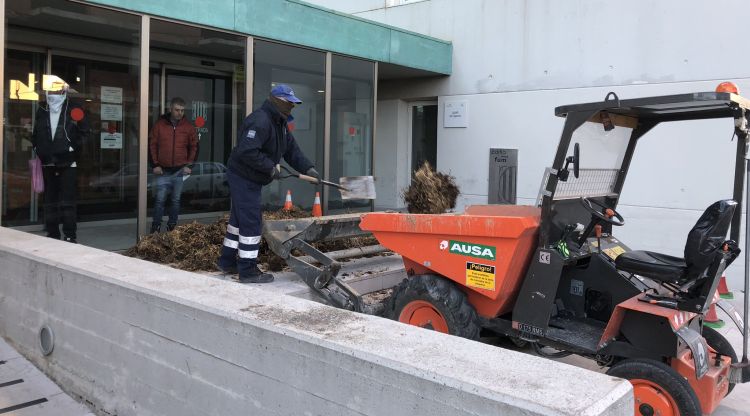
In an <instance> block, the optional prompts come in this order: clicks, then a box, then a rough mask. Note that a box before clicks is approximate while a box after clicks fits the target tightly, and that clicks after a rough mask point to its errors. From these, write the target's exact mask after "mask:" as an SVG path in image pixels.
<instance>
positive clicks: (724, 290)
mask: <svg viewBox="0 0 750 416" xmlns="http://www.w3.org/2000/svg"><path fill="white" fill-rule="evenodd" d="M717 290H718V291H719V296H721V298H722V299H734V293H732V292H730V291H729V286H727V275H725V274H722V275H721V280H719V287H718V288H717Z"/></svg>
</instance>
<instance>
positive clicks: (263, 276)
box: [237, 266, 273, 283]
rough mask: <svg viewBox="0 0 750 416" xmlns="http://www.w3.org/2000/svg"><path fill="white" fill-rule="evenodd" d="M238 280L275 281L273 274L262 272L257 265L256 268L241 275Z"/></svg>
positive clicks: (247, 281)
mask: <svg viewBox="0 0 750 416" xmlns="http://www.w3.org/2000/svg"><path fill="white" fill-rule="evenodd" d="M237 281H239V282H240V283H270V282H273V275H272V274H271V273H263V272H261V271H260V270H259V269H258V267H257V266H256V267H255V269H254V270H251V271H249V272H248V273H247V274H241V275H239V276H238V278H237Z"/></svg>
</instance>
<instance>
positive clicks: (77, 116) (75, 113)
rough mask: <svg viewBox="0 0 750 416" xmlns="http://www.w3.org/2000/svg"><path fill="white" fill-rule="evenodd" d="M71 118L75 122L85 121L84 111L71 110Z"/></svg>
mask: <svg viewBox="0 0 750 416" xmlns="http://www.w3.org/2000/svg"><path fill="white" fill-rule="evenodd" d="M70 118H72V119H73V120H75V121H81V120H83V110H81V109H80V108H74V109H72V110H70Z"/></svg>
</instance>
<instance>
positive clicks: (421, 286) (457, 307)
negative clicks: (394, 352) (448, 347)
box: [386, 275, 481, 340]
mask: <svg viewBox="0 0 750 416" xmlns="http://www.w3.org/2000/svg"><path fill="white" fill-rule="evenodd" d="M414 301H423V302H427V303H429V304H430V305H431V306H432V307H433V308H434V309H435V310H436V311H437V312H438V313H439V314H440V315H441V316H442V318H443V319H444V321H445V324H446V325H447V327H448V333H449V334H451V335H456V336H459V337H463V338H468V339H472V340H477V339H479V332H480V329H481V328H480V326H479V319H478V317H477V313H476V310H474V307H473V306H471V304H469V301H468V300H467V298H466V294H465V293H463V292H462V291H460V290H458V288H457V287H456V285H455V284H453V282H451V281H449V280H448V279H445V278H442V277H439V276H435V275H417V276H412V277H410V278H408V279H404V280H403V281H402V282H401V283H400V284H399V285H398V286H397V287H396V290H395V291H394V293H393V296H391V298H390V300H389V302H388V305H387V306H386V316H387V317H388V318H391V319H393V320H396V321H401V322H407V321H406V320H402V319H399V318H400V316H401V314H402V312H404V309H405V307H406V306H407V305H409V304H410V303H412V302H414ZM407 323H408V322H407ZM427 328H428V329H434V328H430V327H427Z"/></svg>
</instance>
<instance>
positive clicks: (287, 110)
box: [270, 95, 294, 118]
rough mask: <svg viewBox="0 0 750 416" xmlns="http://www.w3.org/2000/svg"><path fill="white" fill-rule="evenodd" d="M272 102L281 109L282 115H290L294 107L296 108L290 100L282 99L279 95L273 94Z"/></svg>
mask: <svg viewBox="0 0 750 416" xmlns="http://www.w3.org/2000/svg"><path fill="white" fill-rule="evenodd" d="M270 98H271V102H272V103H273V105H274V106H276V108H277V109H278V110H279V112H280V113H281V115H283V116H284V117H285V118H286V117H289V116H290V115H291V114H292V108H294V104H293V103H290V102H289V101H286V100H282V99H280V98H278V97H274V96H273V95H272V96H271V97H270Z"/></svg>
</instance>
